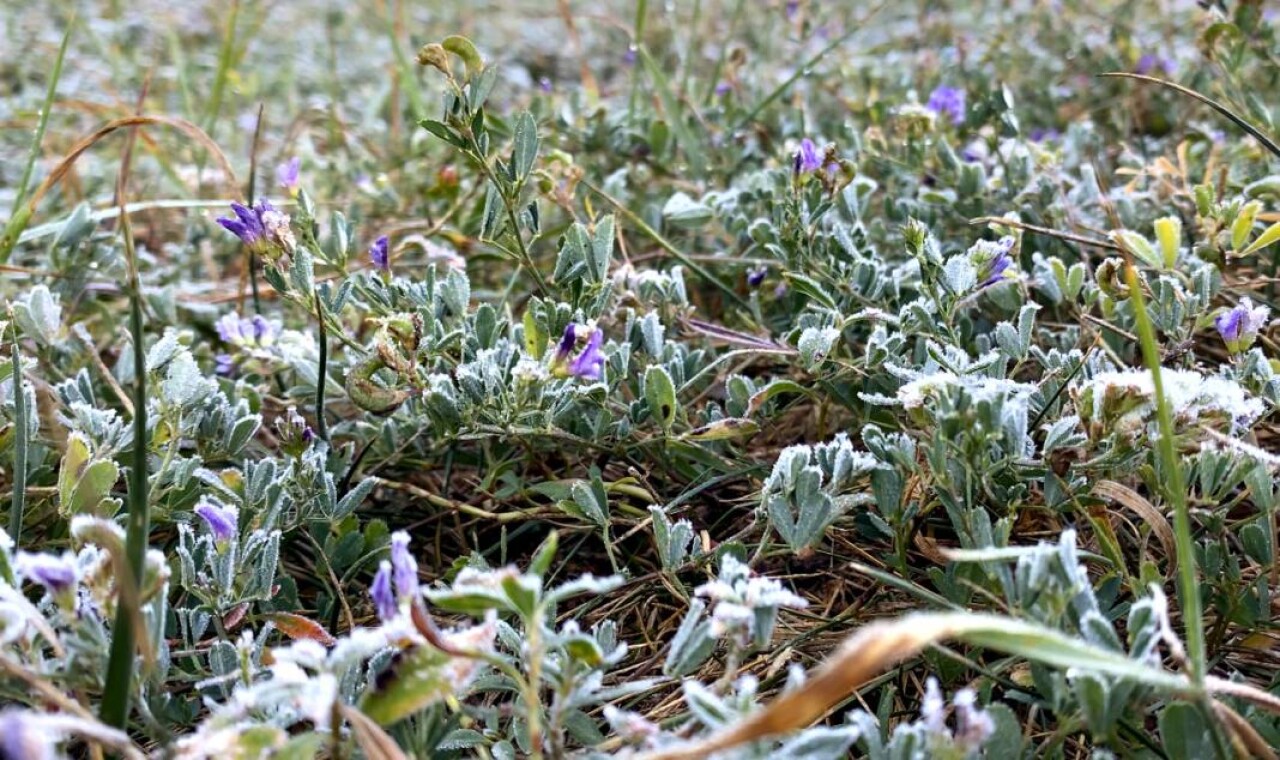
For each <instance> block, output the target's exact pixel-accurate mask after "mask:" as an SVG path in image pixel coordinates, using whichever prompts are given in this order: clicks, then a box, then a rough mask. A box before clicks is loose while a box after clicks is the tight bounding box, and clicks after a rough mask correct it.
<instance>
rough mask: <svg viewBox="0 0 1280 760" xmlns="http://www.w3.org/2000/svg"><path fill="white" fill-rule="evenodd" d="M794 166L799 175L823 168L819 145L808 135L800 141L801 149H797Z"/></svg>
mask: <svg viewBox="0 0 1280 760" xmlns="http://www.w3.org/2000/svg"><path fill="white" fill-rule="evenodd" d="M792 168H793V169H794V171H795V173H796V174H797V175H799V174H807V173H809V172H816V171H817V170H819V169H821V168H822V156H821V155H819V153H818V146H817V145H814V144H813V140H810V139H809V138H807V137H806V138H804V139H803V140H801V141H800V150H798V151H796V157H795V159H794V162H793V167H792Z"/></svg>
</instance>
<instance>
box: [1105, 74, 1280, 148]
mask: <svg viewBox="0 0 1280 760" xmlns="http://www.w3.org/2000/svg"><path fill="white" fill-rule="evenodd" d="M1098 76H1100V77H1115V78H1120V79H1137V80H1138V81H1140V82H1150V83H1151V84H1158V85H1160V86H1161V87H1168V88H1169V89H1170V90H1174V91H1175V92H1180V93H1182V94H1183V95H1186V96H1187V97H1190V98H1195V99H1196V100H1198V101H1200V102H1201V103H1204V104H1205V105H1207V106H1209V107H1210V108H1212V109H1213V110H1215V111H1217V112H1218V113H1220V114H1222V115H1223V116H1225V117H1227V118H1228V119H1230V120H1231V122H1232V123H1233V124H1235V125H1236V126H1237V127H1240V128H1241V129H1243V130H1244V131H1245V132H1248V133H1249V135H1250V136H1252V137H1253V139H1255V140H1257V141H1258V142H1260V143H1262V147H1264V148H1266V149H1267V150H1268V151H1270V152H1271V155H1273V156H1276V157H1277V158H1280V145H1276V144H1275V141H1273V140H1272V139H1271V138H1270V137H1267V136H1266V135H1264V134H1263V133H1262V130H1260V129H1258V128H1257V127H1255V126H1253V125H1252V124H1250V123H1249V122H1248V121H1246V120H1245V119H1244V117H1243V116H1240V115H1238V114H1236V113H1235V112H1234V111H1232V110H1231V109H1230V108H1227V107H1226V106H1224V105H1223V104H1221V103H1219V102H1218V101H1216V100H1214V99H1213V98H1210V97H1208V96H1207V95H1201V94H1200V93H1198V92H1196V91H1195V90H1193V89H1191V88H1190V87H1183V86H1182V85H1180V84H1177V83H1174V82H1170V81H1169V80H1167V79H1160V78H1159V77H1149V76H1147V75H1145V74H1130V73H1129V72H1127V71H1109V72H1107V73H1106V74H1099V75H1098Z"/></svg>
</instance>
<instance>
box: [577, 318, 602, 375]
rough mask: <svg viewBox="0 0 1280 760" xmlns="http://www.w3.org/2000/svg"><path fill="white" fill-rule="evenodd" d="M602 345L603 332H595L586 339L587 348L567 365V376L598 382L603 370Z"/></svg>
mask: <svg viewBox="0 0 1280 760" xmlns="http://www.w3.org/2000/svg"><path fill="white" fill-rule="evenodd" d="M603 344H604V331H603V330H596V331H595V332H593V333H591V337H590V338H588V339H587V347H586V348H584V349H582V353H580V354H578V358H577V359H574V360H573V363H572V364H570V365H569V374H571V375H573V376H575V377H580V378H582V379H583V380H599V379H600V373H601V371H602V370H603V369H604V354H603V353H601V352H600V346H601V345H603Z"/></svg>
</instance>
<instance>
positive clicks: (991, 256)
mask: <svg viewBox="0 0 1280 760" xmlns="http://www.w3.org/2000/svg"><path fill="white" fill-rule="evenodd" d="M1015 242H1016V241H1015V240H1014V239H1013V237H1012V236H1011V235H1005V236H1004V237H1002V238H1000V239H999V240H998V241H995V242H992V241H990V240H979V241H978V242H977V243H974V245H973V247H972V248H970V249H969V260H970V261H971V262H972V263H973V265H974V268H976V269H977V270H978V283H979V284H978V289H979V290H981V289H983V288H987V287H990V286H992V285H995V284H996V283H997V282H1000V281H1001V280H1003V279H1004V273H1005V271H1006V270H1007V269H1009V267H1011V266H1013V256H1012V255H1010V252H1011V251H1013V245H1014V243H1015Z"/></svg>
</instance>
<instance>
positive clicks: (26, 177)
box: [0, 16, 75, 264]
mask: <svg viewBox="0 0 1280 760" xmlns="http://www.w3.org/2000/svg"><path fill="white" fill-rule="evenodd" d="M73 29H75V17H74V16H72V17H71V20H70V21H69V22H67V31H66V33H65V34H63V35H62V46H61V47H59V48H58V57H57V59H56V60H55V61H54V62H53V71H51V72H50V73H49V90H48V91H47V92H46V93H45V96H44V105H43V106H42V107H41V108H40V121H39V122H37V123H36V133H35V135H33V136H32V138H31V150H30V151H28V153H27V165H26V166H25V167H24V168H23V170H22V178H21V179H19V180H18V186H17V193H15V194H14V196H13V216H11V217H9V221H8V223H6V224H5V227H4V235H3V238H2V239H3V240H14V239H16V238H17V237H18V235H20V234H22V230H23V229H24V228H25V227H26V226H27V222H29V221H30V220H31V214H30V213H29V212H27V211H26V207H25V206H23V203H22V202H23V201H25V200H26V198H27V186H28V185H30V184H31V175H32V174H33V173H34V172H35V168H36V159H38V158H39V157H40V145H41V144H42V143H43V142H44V132H45V129H46V128H47V127H48V126H49V114H50V112H52V111H53V98H54V96H55V95H57V92H58V80H59V79H61V78H62V61H63V60H64V59H65V58H66V56H67V45H68V43H70V42H71V32H72V30H73ZM10 250H11V249H10V248H9V247H5V248H3V249H0V264H3V263H7V262H8V261H9V251H10Z"/></svg>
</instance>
